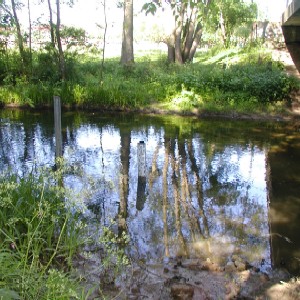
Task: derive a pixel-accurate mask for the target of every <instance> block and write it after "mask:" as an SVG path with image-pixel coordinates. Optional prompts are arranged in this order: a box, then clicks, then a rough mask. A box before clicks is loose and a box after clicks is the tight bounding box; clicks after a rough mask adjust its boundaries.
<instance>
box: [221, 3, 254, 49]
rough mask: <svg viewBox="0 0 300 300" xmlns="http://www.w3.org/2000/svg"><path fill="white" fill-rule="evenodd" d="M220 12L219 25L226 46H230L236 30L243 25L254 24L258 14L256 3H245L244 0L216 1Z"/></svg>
mask: <svg viewBox="0 0 300 300" xmlns="http://www.w3.org/2000/svg"><path fill="white" fill-rule="evenodd" d="M216 7H217V9H218V14H219V25H220V29H221V35H222V39H223V43H224V45H225V47H229V45H230V43H231V37H232V36H233V34H234V31H235V30H236V29H237V28H238V27H240V26H242V25H249V26H250V24H251V25H252V23H253V21H254V20H255V18H256V15H257V5H256V4H255V3H250V4H248V3H244V1H243V0H221V1H218V2H216Z"/></svg>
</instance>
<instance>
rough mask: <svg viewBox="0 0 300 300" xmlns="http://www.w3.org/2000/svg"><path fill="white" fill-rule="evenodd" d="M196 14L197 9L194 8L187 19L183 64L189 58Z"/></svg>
mask: <svg viewBox="0 0 300 300" xmlns="http://www.w3.org/2000/svg"><path fill="white" fill-rule="evenodd" d="M196 14H197V9H196V6H194V7H193V9H192V11H191V15H190V17H189V22H188V24H187V34H186V38H185V44H184V49H183V62H187V61H188V60H189V57H190V51H191V48H192V45H193V41H194V33H195V21H196Z"/></svg>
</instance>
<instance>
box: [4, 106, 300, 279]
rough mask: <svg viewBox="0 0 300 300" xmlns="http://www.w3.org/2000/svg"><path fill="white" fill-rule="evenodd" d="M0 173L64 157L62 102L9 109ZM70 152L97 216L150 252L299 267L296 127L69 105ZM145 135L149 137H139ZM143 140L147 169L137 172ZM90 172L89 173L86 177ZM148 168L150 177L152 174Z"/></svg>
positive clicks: (135, 248) (299, 142)
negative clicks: (58, 127)
mask: <svg viewBox="0 0 300 300" xmlns="http://www.w3.org/2000/svg"><path fill="white" fill-rule="evenodd" d="M0 121H1V122H0V138H1V140H0V170H1V171H5V170H7V169H12V170H13V171H14V172H16V173H18V174H20V175H21V176H22V175H23V174H24V173H26V172H29V171H32V170H33V169H34V168H36V167H39V166H53V165H54V164H55V136H54V126H53V123H54V118H53V113H52V111H41V112H36V111H35V112H30V111H22V110H13V109H12V110H9V109H6V110H1V111H0ZM62 131H63V157H64V159H65V161H66V163H67V164H68V165H70V166H72V167H73V169H74V170H75V169H76V170H80V172H79V173H80V175H79V174H77V172H75V171H74V172H70V173H69V174H68V175H66V177H65V179H64V181H65V184H66V185H68V186H69V187H71V188H72V189H73V190H75V191H78V192H79V193H80V192H81V191H82V190H83V189H84V188H85V187H86V186H89V188H88V191H85V194H84V195H85V196H84V203H85V205H86V209H85V212H84V213H85V214H86V215H88V217H89V219H90V222H91V224H98V225H100V226H101V225H109V224H110V222H111V220H115V221H116V226H115V227H116V228H115V230H116V231H117V232H118V231H119V232H120V231H126V232H127V233H128V234H129V236H130V240H131V247H130V254H131V255H132V256H134V257H138V258H139V259H143V260H145V261H153V262H161V261H163V260H164V259H166V258H168V257H176V256H183V257H197V258H201V259H204V260H206V259H210V260H212V261H216V262H219V263H225V264H226V261H229V260H230V257H231V256H232V255H233V254H236V253H239V255H241V256H242V257H244V258H245V260H247V261H248V262H249V263H250V264H252V265H254V266H257V267H258V268H260V269H262V270H265V271H268V270H270V269H272V268H281V267H284V268H287V269H288V270H289V271H290V272H291V273H293V274H299V266H300V239H299V225H300V185H299V183H300V132H299V128H298V127H297V126H296V125H295V124H290V123H285V122H266V121H259V122H258V121H255V122H254V121H244V120H243V121H237V120H216V119H205V120H200V119H197V118H193V117H178V116H142V115H136V114H109V113H101V112H85V113H83V112H63V114H62ZM140 142H143V143H140ZM138 145H140V146H141V145H144V146H145V163H146V165H145V170H144V173H145V174H142V175H141V174H140V176H139V174H138V164H139V163H140V162H139V161H138V147H139V146H138ZM83 175H84V176H83ZM144 175H145V176H144Z"/></svg>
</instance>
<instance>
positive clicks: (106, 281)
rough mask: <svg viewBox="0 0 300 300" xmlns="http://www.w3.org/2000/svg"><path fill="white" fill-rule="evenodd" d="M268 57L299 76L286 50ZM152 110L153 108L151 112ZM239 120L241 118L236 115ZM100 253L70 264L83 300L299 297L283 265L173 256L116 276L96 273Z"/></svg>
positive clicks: (299, 99) (295, 109) (297, 283)
mask: <svg viewBox="0 0 300 300" xmlns="http://www.w3.org/2000/svg"><path fill="white" fill-rule="evenodd" d="M273 59H274V60H276V61H281V62H282V63H283V64H284V66H285V68H286V71H287V73H288V74H290V75H293V76H296V77H298V78H299V79H300V74H299V72H298V71H297V69H296V67H295V65H294V63H293V61H292V59H291V57H290V55H289V53H288V51H287V50H286V49H284V48H283V49H275V50H274V51H273ZM291 96H292V105H291V107H290V111H289V118H296V119H298V118H299V117H300V91H294V92H293V94H292V95H291ZM156 113H157V112H156ZM238 118H240V116H238ZM100 256H101V255H99V251H89V257H88V258H87V257H84V256H80V257H79V258H78V259H77V260H76V262H75V263H74V267H75V269H76V270H77V273H78V274H79V275H80V276H81V278H83V279H85V287H86V288H87V289H89V288H91V294H90V296H89V298H88V299H119V300H123V299H132V300H138V299H164V300H169V299H170V300H171V299H178V300H181V299H182V300H183V299H185V300H187V299H194V300H204V299H212V300H215V299H226V300H229V299H257V300H262V299H270V300H275V299H280V300H296V299H300V278H297V277H292V276H291V275H290V274H289V273H288V272H287V271H286V270H285V269H277V270H271V269H270V270H266V269H264V268H258V267H254V266H251V265H249V263H248V262H247V261H244V260H243V259H242V257H240V256H239V255H233V256H232V257H231V258H230V259H229V260H228V261H227V262H226V263H225V265H219V264H217V263H216V262H214V261H210V259H209V258H207V259H206V260H205V261H201V260H199V259H197V258H182V257H173V258H168V259H167V260H165V261H163V262H159V263H153V262H152V263H150V262H141V261H138V260H136V261H131V264H130V266H129V267H127V268H126V269H125V270H124V271H123V272H122V273H121V276H119V277H118V278H117V279H114V276H112V274H109V273H106V274H102V275H101V274H99V270H100V269H101V268H102V265H101V258H100Z"/></svg>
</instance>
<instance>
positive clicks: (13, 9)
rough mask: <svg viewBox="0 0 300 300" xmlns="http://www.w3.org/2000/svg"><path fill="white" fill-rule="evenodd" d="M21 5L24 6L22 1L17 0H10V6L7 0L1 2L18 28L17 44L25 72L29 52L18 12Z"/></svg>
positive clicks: (3, 8)
mask: <svg viewBox="0 0 300 300" xmlns="http://www.w3.org/2000/svg"><path fill="white" fill-rule="evenodd" d="M21 6H22V3H21V2H18V1H15V0H11V1H10V6H8V5H6V3H5V1H1V2H0V7H1V9H2V10H3V11H4V12H5V13H6V14H7V15H9V17H10V19H11V21H12V24H13V25H14V26H15V28H16V37H17V44H18V48H19V53H20V56H21V60H22V72H23V73H25V71H26V69H27V66H28V57H27V53H26V50H25V47H24V37H23V34H22V31H21V25H20V22H19V17H18V14H17V10H18V9H19V8H20V7H21Z"/></svg>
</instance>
